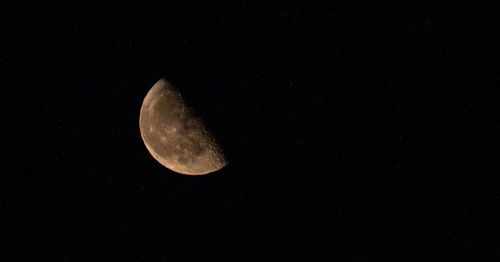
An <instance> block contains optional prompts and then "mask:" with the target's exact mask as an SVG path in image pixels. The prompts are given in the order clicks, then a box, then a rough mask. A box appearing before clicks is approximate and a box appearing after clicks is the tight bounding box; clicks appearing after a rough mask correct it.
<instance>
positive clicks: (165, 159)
mask: <svg viewBox="0 0 500 262" xmlns="http://www.w3.org/2000/svg"><path fill="white" fill-rule="evenodd" d="M139 127H140V131H141V137H142V140H143V141H144V144H145V145H146V148H147V149H148V151H149V152H150V153H151V155H152V156H153V157H154V158H155V159H156V160H158V162H160V163H161V164H162V165H164V166H165V167H167V168H168V169H170V170H172V171H175V172H177V173H181V174H185V175H204V174H208V173H212V172H215V171H217V170H219V169H221V168H223V167H224V166H226V165H227V161H226V159H225V157H224V155H223V153H222V150H221V149H220V147H219V146H218V144H217V143H216V141H215V139H214V138H213V136H212V135H211V134H210V132H209V131H208V130H207V129H206V128H205V126H204V124H203V122H202V121H201V119H199V118H198V117H197V116H196V114H195V113H194V112H193V110H192V109H190V108H189V107H188V106H187V105H186V104H185V103H184V101H183V99H182V96H181V94H180V92H179V91H178V90H177V89H176V88H174V87H173V86H172V85H171V84H170V83H169V82H168V81H166V80H165V79H160V80H159V81H158V82H157V83H156V84H155V85H154V86H153V87H152V88H151V90H149V92H148V94H147V95H146V97H145V98H144V101H143V102H142V107H141V112H140V116H139Z"/></svg>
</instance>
